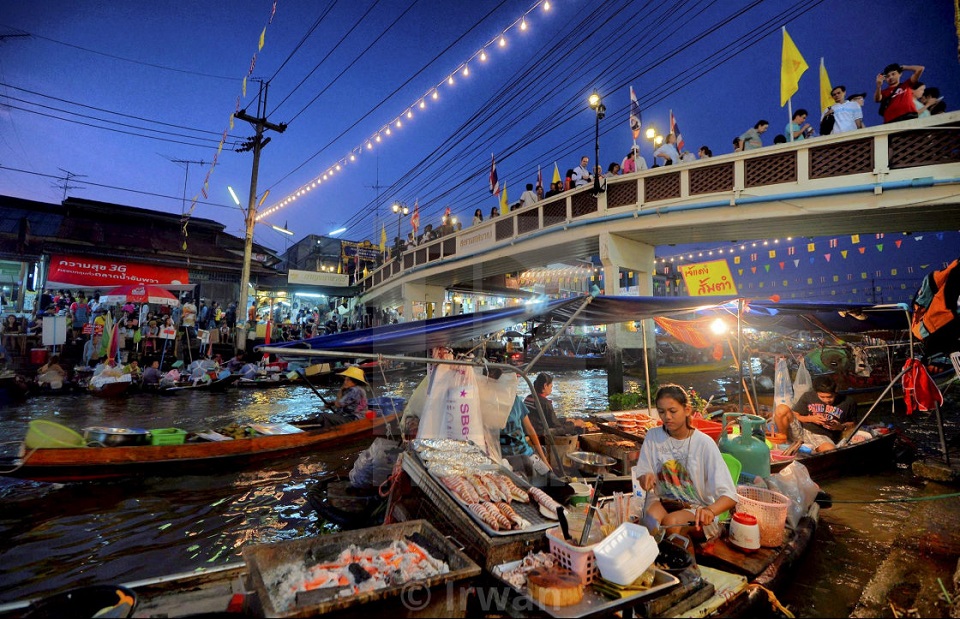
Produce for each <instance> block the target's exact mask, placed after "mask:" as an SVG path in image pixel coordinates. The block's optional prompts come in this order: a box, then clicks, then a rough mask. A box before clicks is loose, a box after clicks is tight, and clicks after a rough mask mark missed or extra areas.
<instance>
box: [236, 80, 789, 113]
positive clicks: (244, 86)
mask: <svg viewBox="0 0 960 619" xmlns="http://www.w3.org/2000/svg"><path fill="white" fill-rule="evenodd" d="M240 91H241V92H242V93H243V96H244V97H246V96H247V76H243V84H242V86H241V88H240ZM781 107H783V106H781Z"/></svg>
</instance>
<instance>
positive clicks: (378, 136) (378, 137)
mask: <svg viewBox="0 0 960 619" xmlns="http://www.w3.org/2000/svg"><path fill="white" fill-rule="evenodd" d="M379 141H380V135H379V134H377V142H379Z"/></svg>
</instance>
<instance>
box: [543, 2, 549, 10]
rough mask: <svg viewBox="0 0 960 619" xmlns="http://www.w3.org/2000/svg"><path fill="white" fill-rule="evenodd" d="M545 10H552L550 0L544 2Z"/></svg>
mask: <svg viewBox="0 0 960 619" xmlns="http://www.w3.org/2000/svg"><path fill="white" fill-rule="evenodd" d="M543 10H544V11H549V10H550V0H547V1H546V2H544V3H543Z"/></svg>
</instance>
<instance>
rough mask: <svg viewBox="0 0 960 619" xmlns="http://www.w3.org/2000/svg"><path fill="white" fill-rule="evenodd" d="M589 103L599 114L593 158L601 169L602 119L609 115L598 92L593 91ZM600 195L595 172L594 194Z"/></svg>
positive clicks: (597, 177) (598, 180)
mask: <svg viewBox="0 0 960 619" xmlns="http://www.w3.org/2000/svg"><path fill="white" fill-rule="evenodd" d="M587 102H588V103H589V104H590V107H591V108H592V109H593V111H594V112H596V113H597V125H596V127H597V128H596V133H594V139H593V156H594V164H595V165H596V167H597V168H600V119H601V118H603V117H604V116H606V115H607V106H605V105H604V104H603V99H601V98H600V94H599V93H598V92H597V91H596V90H594V91H593V93H592V94H591V95H590V97H589V98H588V99H587ZM601 169H602V168H601ZM600 193H603V189H602V188H601V187H600V175H599V174H597V173H596V172H594V174H593V194H594V195H597V194H600Z"/></svg>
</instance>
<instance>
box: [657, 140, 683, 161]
mask: <svg viewBox="0 0 960 619" xmlns="http://www.w3.org/2000/svg"><path fill="white" fill-rule="evenodd" d="M658 158H659V159H663V165H677V164H678V163H680V151H679V150H677V136H676V135H674V134H673V133H668V134H667V138H666V139H665V140H664V141H663V144H661V145H660V148H658V149H657V150H655V151H654V152H653V161H654V163H656V161H657V159H658Z"/></svg>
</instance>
